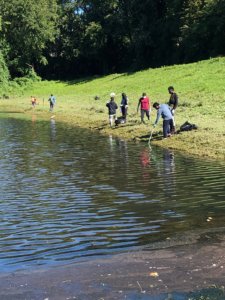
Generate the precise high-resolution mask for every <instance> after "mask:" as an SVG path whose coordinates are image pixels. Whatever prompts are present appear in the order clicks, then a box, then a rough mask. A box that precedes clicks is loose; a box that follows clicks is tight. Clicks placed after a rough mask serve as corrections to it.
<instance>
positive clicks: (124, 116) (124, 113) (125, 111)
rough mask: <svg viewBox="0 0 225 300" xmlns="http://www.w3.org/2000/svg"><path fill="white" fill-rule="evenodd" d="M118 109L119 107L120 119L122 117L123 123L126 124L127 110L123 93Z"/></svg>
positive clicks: (126, 99) (125, 96)
mask: <svg viewBox="0 0 225 300" xmlns="http://www.w3.org/2000/svg"><path fill="white" fill-rule="evenodd" d="M120 107H121V112H122V117H123V119H124V121H125V122H126V118H127V110H128V98H127V95H126V94H125V93H122V100H121V104H120Z"/></svg>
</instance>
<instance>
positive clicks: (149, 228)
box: [0, 119, 225, 269]
mask: <svg viewBox="0 0 225 300" xmlns="http://www.w3.org/2000/svg"><path fill="white" fill-rule="evenodd" d="M32 124H33V127H32V131H34V132H35V134H33V133H32V134H31V132H30V130H31V129H30V128H31V126H30V123H28V122H26V121H21V120H20V121H19V120H15V119H1V120H0V128H1V136H0V168H1V170H2V171H1V173H0V184H1V195H2V197H1V200H0V209H1V211H2V212H3V213H2V214H1V215H0V225H1V228H2V231H1V233H0V246H1V257H0V263H1V268H2V269H9V268H12V269H15V268H21V267H28V266H32V265H36V264H56V263H60V262H65V261H71V260H75V259H77V258H79V257H85V256H91V255H102V254H107V253H115V252H117V251H122V250H127V249H132V248H133V247H136V246H140V245H146V244H152V243H154V242H156V241H157V242H158V241H164V240H166V238H167V237H168V236H174V235H175V234H177V233H183V232H185V231H187V230H194V229H196V228H199V227H200V228H202V229H207V228H208V226H209V225H210V228H211V229H213V228H218V227H221V226H223V224H224V210H225V199H224V193H225V187H224V179H225V173H224V165H223V164H216V163H213V162H207V161H201V160H199V159H197V160H196V159H193V158H187V157H183V156H180V155H178V154H176V155H175V154H174V153H173V152H172V151H170V150H160V149H157V148H156V149H155V148H153V149H152V151H151V152H149V149H148V147H145V145H144V146H143V145H133V144H129V143H128V142H126V141H123V140H119V139H115V138H113V137H108V138H105V137H103V136H100V135H97V134H94V133H93V132H89V131H86V130H82V129H79V128H77V129H76V130H74V129H69V128H64V127H63V125H62V124H59V123H57V130H56V123H55V120H54V119H51V120H50V122H37V121H35V122H33V120H32ZM49 133H50V135H49ZM190 190H191V192H190ZM209 216H210V217H212V220H213V221H212V222H210V223H208V222H207V221H206V219H207V217H209Z"/></svg>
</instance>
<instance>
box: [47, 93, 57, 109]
mask: <svg viewBox="0 0 225 300" xmlns="http://www.w3.org/2000/svg"><path fill="white" fill-rule="evenodd" d="M48 101H49V104H50V109H49V111H53V108H54V106H55V103H56V98H55V96H53V94H51V96H50V97H49V99H48Z"/></svg>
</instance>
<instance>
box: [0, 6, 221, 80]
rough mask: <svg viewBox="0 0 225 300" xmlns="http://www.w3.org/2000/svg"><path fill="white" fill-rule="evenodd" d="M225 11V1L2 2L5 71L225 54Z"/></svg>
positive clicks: (54, 70) (131, 64)
mask: <svg viewBox="0 0 225 300" xmlns="http://www.w3.org/2000/svg"><path fill="white" fill-rule="evenodd" d="M224 15H225V1H224V0H142V1H139V0H64V1H63V0H61V1H59V0H58V1H57V0H38V1H37V0H26V1H25V0H11V1H8V0H0V77H1V78H3V77H4V76H5V77H4V78H7V76H9V74H10V76H11V77H12V78H13V77H17V76H24V75H26V73H27V72H28V70H29V68H32V66H33V67H34V69H35V71H36V72H37V73H38V74H40V75H41V76H42V77H44V78H74V77H80V76H89V75H94V74H98V75H102V74H108V73H113V72H121V71H134V70H138V69H143V68H148V67H157V66H162V65H171V64H175V63H186V62H192V61H196V60H201V59H206V58H209V57H213V56H217V55H224V54H225V18H224ZM7 69H8V70H9V73H7ZM3 70H5V71H4V72H3ZM1 73H4V76H3V75H1ZM7 74H8V75H7ZM4 78H3V79H4ZM1 80H2V79H1Z"/></svg>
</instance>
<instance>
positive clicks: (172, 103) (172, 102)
mask: <svg viewBox="0 0 225 300" xmlns="http://www.w3.org/2000/svg"><path fill="white" fill-rule="evenodd" d="M168 92H169V94H170V99H169V103H168V105H169V106H170V109H171V113H172V115H173V126H172V128H171V133H174V132H175V118H174V114H175V110H176V108H177V106H178V96H177V94H176V93H175V91H174V87H173V86H169V87H168Z"/></svg>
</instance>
